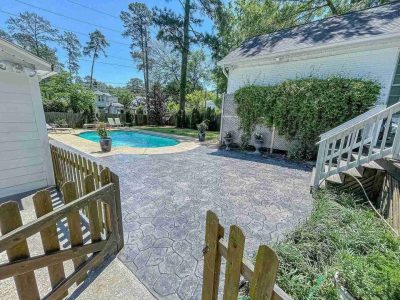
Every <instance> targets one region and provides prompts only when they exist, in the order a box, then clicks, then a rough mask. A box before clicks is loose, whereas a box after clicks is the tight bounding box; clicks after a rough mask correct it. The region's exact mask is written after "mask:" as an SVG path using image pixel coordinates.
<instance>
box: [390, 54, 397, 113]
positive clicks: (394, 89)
mask: <svg viewBox="0 0 400 300" xmlns="http://www.w3.org/2000/svg"><path fill="white" fill-rule="evenodd" d="M399 101H400V57H399V59H398V61H397V66H396V68H395V73H394V79H393V83H392V86H391V88H390V92H389V99H388V106H389V105H392V104H395V103H397V102H399Z"/></svg>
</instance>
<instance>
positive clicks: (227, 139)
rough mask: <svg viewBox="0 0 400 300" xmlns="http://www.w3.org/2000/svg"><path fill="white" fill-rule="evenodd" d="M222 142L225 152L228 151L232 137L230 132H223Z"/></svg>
mask: <svg viewBox="0 0 400 300" xmlns="http://www.w3.org/2000/svg"><path fill="white" fill-rule="evenodd" d="M224 140H225V146H226V148H225V150H227V151H229V150H231V148H230V147H229V146H230V145H231V143H232V140H233V137H232V132H230V131H227V132H225V136H224Z"/></svg>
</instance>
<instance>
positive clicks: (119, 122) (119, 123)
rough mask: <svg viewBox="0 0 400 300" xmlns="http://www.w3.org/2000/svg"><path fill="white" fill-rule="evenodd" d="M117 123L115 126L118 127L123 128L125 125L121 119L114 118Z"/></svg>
mask: <svg viewBox="0 0 400 300" xmlns="http://www.w3.org/2000/svg"><path fill="white" fill-rule="evenodd" d="M114 121H115V126H118V127H123V126H124V125H123V124H122V123H121V120H120V119H119V118H114Z"/></svg>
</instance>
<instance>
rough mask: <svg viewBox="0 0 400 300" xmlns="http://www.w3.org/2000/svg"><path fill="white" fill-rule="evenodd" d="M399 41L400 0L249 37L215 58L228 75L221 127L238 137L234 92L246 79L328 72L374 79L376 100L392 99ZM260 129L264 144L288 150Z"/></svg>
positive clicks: (399, 73)
mask: <svg viewBox="0 0 400 300" xmlns="http://www.w3.org/2000/svg"><path fill="white" fill-rule="evenodd" d="M399 47H400V2H399V1H397V2H392V3H389V4H386V5H382V6H379V7H375V8H371V9H366V10H362V11H358V12H352V13H348V14H345V15H342V16H337V17H331V18H327V19H323V20H319V21H315V22H311V23H308V24H305V25H301V26H297V27H293V28H289V29H285V30H281V31H277V32H275V33H272V34H267V35H261V36H257V37H254V38H251V39H249V40H247V41H245V42H244V43H243V44H242V45H241V46H240V47H239V48H237V49H235V50H233V51H232V52H231V53H229V54H228V55H227V56H226V57H225V58H223V59H222V60H221V61H220V62H218V65H219V66H220V67H221V68H222V70H223V72H224V74H225V75H226V76H227V78H228V88H227V95H226V96H225V98H224V104H223V117H222V124H221V132H226V131H233V132H234V137H235V142H239V140H240V132H239V129H238V128H239V124H240V122H239V119H238V117H237V115H236V111H235V110H236V108H235V103H234V100H233V93H234V92H235V91H236V90H237V89H239V88H240V87H242V86H245V85H248V84H256V85H274V84H277V83H280V82H282V81H284V80H286V79H296V78H302V77H309V76H314V77H320V78H324V77H327V76H331V75H342V76H345V77H357V78H365V79H373V80H377V81H378V82H380V83H381V85H382V89H381V94H380V98H379V101H378V103H377V104H383V105H391V104H393V103H395V102H397V101H398V100H399V97H400V62H399ZM258 130H261V131H263V132H264V136H265V144H264V146H265V147H268V148H269V147H270V146H271V144H272V143H273V148H274V149H281V150H287V148H288V145H289V144H288V142H287V141H286V140H285V139H284V138H283V137H281V136H278V135H274V134H273V130H272V129H269V128H262V127H259V128H258ZM235 133H236V134H235Z"/></svg>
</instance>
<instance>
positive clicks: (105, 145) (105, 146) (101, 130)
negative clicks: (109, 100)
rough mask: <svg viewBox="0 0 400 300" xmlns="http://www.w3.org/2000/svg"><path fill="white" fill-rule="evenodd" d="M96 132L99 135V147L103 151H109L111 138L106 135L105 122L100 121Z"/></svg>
mask: <svg viewBox="0 0 400 300" xmlns="http://www.w3.org/2000/svg"><path fill="white" fill-rule="evenodd" d="M97 134H98V135H99V137H100V148H101V151H103V152H110V151H111V145H112V139H111V137H109V136H108V131H107V127H106V124H105V123H100V124H99V126H98V127H97Z"/></svg>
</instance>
